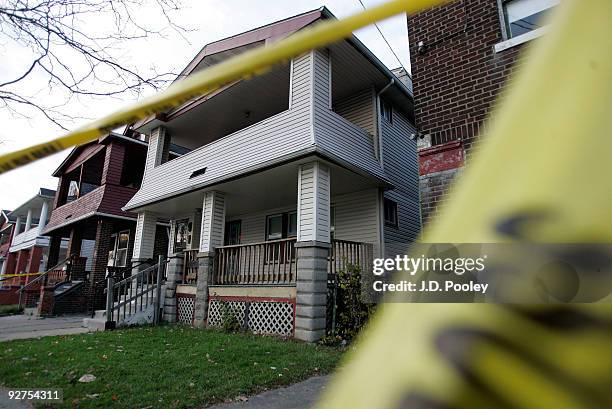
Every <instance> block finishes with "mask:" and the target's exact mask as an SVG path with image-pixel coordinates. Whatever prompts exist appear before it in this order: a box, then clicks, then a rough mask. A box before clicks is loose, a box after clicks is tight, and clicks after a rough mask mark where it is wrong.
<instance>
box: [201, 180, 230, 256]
mask: <svg viewBox="0 0 612 409" xmlns="http://www.w3.org/2000/svg"><path fill="white" fill-rule="evenodd" d="M224 233H225V195H224V194H223V193H221V192H217V191H213V192H206V193H204V200H203V202H202V227H201V231H200V253H208V252H211V251H214V250H215V247H218V246H222V245H223V235H224Z"/></svg>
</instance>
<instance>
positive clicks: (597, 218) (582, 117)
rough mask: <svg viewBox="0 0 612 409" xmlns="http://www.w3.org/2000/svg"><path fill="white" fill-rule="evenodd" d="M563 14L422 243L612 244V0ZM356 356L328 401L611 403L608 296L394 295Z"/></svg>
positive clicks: (485, 407) (396, 405)
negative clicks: (479, 299) (541, 301)
mask: <svg viewBox="0 0 612 409" xmlns="http://www.w3.org/2000/svg"><path fill="white" fill-rule="evenodd" d="M553 18H554V19H555V20H553V25H552V26H551V27H550V30H549V31H548V32H547V34H546V35H545V36H543V37H542V38H541V39H539V40H538V41H537V43H535V44H533V47H532V48H530V49H529V50H527V53H526V54H525V55H524V56H523V58H524V61H523V65H521V68H520V69H519V71H518V72H517V75H516V76H515V77H514V78H513V79H512V80H511V88H510V90H509V93H508V95H507V99H506V100H505V101H502V104H501V105H500V107H499V109H498V110H497V111H496V112H495V113H494V114H493V116H492V123H491V126H490V127H489V129H490V132H489V134H488V135H486V136H484V137H483V140H482V146H481V149H480V150H479V151H478V152H477V153H475V154H474V157H473V158H472V160H471V161H470V164H469V165H468V166H467V168H466V170H465V172H464V173H463V175H462V177H461V178H460V180H458V184H457V186H456V188H455V189H454V192H453V193H454V194H453V195H452V196H451V198H449V199H448V200H447V201H446V202H447V203H448V208H446V209H445V211H443V212H442V213H441V217H440V219H439V220H438V222H439V223H434V225H432V226H431V228H428V229H427V230H426V232H425V234H424V236H423V241H424V242H432V243H489V242H491V243H494V242H499V241H505V240H522V241H527V242H529V241H531V242H544V243H546V242H557V243H559V242H565V243H585V242H586V243H588V242H599V243H610V242H612V188H611V186H610V185H611V182H610V180H611V175H612V159H611V157H610V156H611V154H612V135H611V133H612V132H611V131H610V125H611V120H610V118H611V115H612V45H611V44H610V41H611V40H610V39H612V2H611V1H610V0H589V1H584V0H565V1H563V2H561V4H560V5H559V6H558V9H557V10H556V11H555V12H554V14H553ZM509 220H510V221H513V222H514V223H515V225H516V230H515V233H516V234H508V232H507V231H504V229H503V228H501V226H502V225H504V224H507V223H506V222H507V221H509ZM587 257H588V256H587ZM606 274H610V271H606ZM353 355H354V356H352V357H351V358H352V359H350V360H349V361H348V362H347V363H346V364H345V367H343V368H342V369H340V370H339V373H338V376H337V378H336V379H334V380H333V382H332V384H331V385H330V387H328V388H326V390H325V396H324V398H323V400H322V402H320V404H319V406H318V408H325V409H344V408H351V409H371V408H377V409H400V408H405V409H424V408H449V409H450V408H452V409H491V408H514V409H551V408H555V409H587V408H588V409H601V408H610V407H612V388H611V381H610V380H611V379H612V306H611V305H605V304H597V305H571V306H566V307H565V308H562V307H560V306H548V307H546V306H521V307H519V306H514V307H512V306H504V305H492V304H488V305H487V304H387V305H383V306H382V307H381V311H380V313H379V314H378V316H377V317H375V319H374V320H373V322H372V323H371V325H370V326H369V328H367V330H366V331H365V333H364V336H363V337H362V339H361V341H360V343H359V344H358V345H357V347H356V353H353Z"/></svg>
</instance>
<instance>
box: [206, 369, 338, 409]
mask: <svg viewBox="0 0 612 409" xmlns="http://www.w3.org/2000/svg"><path fill="white" fill-rule="evenodd" d="M329 379H330V376H329V375H328V376H315V377H312V378H310V379H308V380H305V381H304V382H300V383H296V384H295V385H291V386H288V387H286V388H281V389H274V390H270V391H266V392H263V393H260V394H259V395H255V396H252V397H250V398H248V401H246V402H233V403H224V404H221V405H215V406H208V407H207V409H308V408H310V407H311V406H312V405H313V404H314V403H315V402H316V400H317V398H318V397H319V395H320V394H321V393H322V392H323V390H324V389H325V386H326V385H327V383H328V382H329Z"/></svg>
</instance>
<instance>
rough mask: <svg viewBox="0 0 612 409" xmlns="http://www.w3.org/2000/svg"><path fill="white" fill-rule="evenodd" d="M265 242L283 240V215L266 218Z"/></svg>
mask: <svg viewBox="0 0 612 409" xmlns="http://www.w3.org/2000/svg"><path fill="white" fill-rule="evenodd" d="M266 226H267V230H266V231H267V233H266V240H278V239H282V238H283V215H282V214H275V215H272V216H268V223H266Z"/></svg>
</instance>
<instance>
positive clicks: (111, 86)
mask: <svg viewBox="0 0 612 409" xmlns="http://www.w3.org/2000/svg"><path fill="white" fill-rule="evenodd" d="M180 1H181V0H33V1H32V0H3V1H1V2H0V44H2V45H4V44H10V45H12V46H17V47H19V50H20V51H21V50H27V51H28V52H29V53H30V54H31V62H28V63H27V64H26V65H25V67H23V69H20V70H19V72H17V73H14V75H13V76H12V77H10V78H2V77H0V109H6V110H8V111H9V112H10V113H11V114H16V115H20V114H21V115H22V116H26V117H27V115H26V114H25V113H23V109H24V108H28V109H29V111H31V109H32V108H33V109H34V110H35V111H37V112H38V113H39V114H41V115H42V116H43V117H45V118H46V119H47V120H49V121H50V122H51V123H53V124H55V125H57V126H58V127H60V128H62V129H65V127H66V123H67V122H70V121H71V120H74V119H75V116H74V115H73V114H71V112H69V110H68V109H67V105H68V103H69V102H70V100H71V99H72V98H74V97H78V96H92V97H100V96H110V97H121V96H123V95H124V94H126V93H129V94H131V95H132V96H137V95H139V94H140V93H141V92H143V91H144V90H146V89H152V90H157V89H159V88H160V87H163V86H164V85H165V84H167V83H168V82H169V81H171V80H173V79H174V78H175V77H176V75H175V74H174V73H171V72H162V73H158V72H157V69H156V68H155V67H152V68H151V69H150V70H148V71H149V72H146V73H145V72H143V70H142V69H141V68H140V67H138V66H133V65H130V64H128V63H127V62H126V61H125V58H122V57H120V56H119V54H120V53H119V51H120V50H121V49H122V48H124V47H125V45H126V44H127V43H128V42H129V41H133V40H142V39H145V40H148V39H155V38H163V37H164V36H165V31H166V30H168V29H170V30H174V32H176V33H178V34H179V35H181V36H182V37H183V39H185V40H186V38H185V33H187V32H188V31H190V30H189V29H188V28H186V27H183V26H181V25H179V24H177V23H176V22H175V21H174V18H173V15H174V13H175V12H177V11H178V10H180V8H181V3H180ZM147 7H148V9H147V10H151V7H154V8H155V10H157V11H156V15H158V16H161V18H160V20H161V21H162V24H161V26H160V27H154V24H152V23H151V22H149V21H146V19H144V18H143V17H142V10H145V9H146V8H147ZM142 20H145V21H142ZM2 58H3V59H5V58H8V56H3V57H2ZM13 71H14V70H13ZM145 71H146V70H145ZM5 75H6V74H5ZM31 83H37V84H45V83H46V87H47V88H48V89H49V93H50V94H52V95H54V96H57V98H58V99H60V100H63V101H64V102H63V103H60V104H55V105H53V104H48V103H46V102H45V101H44V98H38V97H36V96H35V95H34V96H33V95H28V94H26V91H25V90H24V89H26V88H27V87H24V84H27V85H30V84H31Z"/></svg>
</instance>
